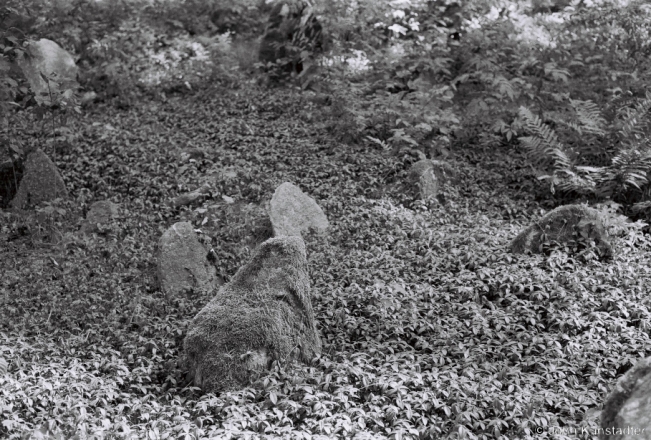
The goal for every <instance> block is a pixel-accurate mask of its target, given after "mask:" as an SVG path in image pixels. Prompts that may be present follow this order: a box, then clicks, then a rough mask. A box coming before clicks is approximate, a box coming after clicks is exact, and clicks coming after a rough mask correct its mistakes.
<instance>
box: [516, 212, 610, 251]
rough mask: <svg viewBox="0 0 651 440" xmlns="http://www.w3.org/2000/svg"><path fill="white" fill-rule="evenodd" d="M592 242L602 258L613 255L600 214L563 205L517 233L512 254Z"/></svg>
mask: <svg viewBox="0 0 651 440" xmlns="http://www.w3.org/2000/svg"><path fill="white" fill-rule="evenodd" d="M589 241H594V243H595V245H596V247H597V249H598V250H599V254H600V256H602V257H606V258H608V257H611V256H612V247H611V245H610V242H609V241H608V235H607V233H606V229H605V228H604V225H603V221H602V220H601V216H600V214H599V211H597V210H596V209H593V208H589V207H587V206H583V205H565V206H559V207H558V208H556V209H554V210H552V211H550V212H548V213H547V214H546V215H544V216H543V217H542V218H541V219H540V220H538V221H537V222H535V223H534V224H532V225H531V226H529V227H527V228H526V229H525V230H524V231H522V232H520V234H518V236H517V237H515V239H514V240H513V241H512V242H511V252H513V253H523V252H527V251H530V252H533V253H542V252H543V244H544V243H546V242H547V243H551V242H556V243H572V242H575V243H587V242H589Z"/></svg>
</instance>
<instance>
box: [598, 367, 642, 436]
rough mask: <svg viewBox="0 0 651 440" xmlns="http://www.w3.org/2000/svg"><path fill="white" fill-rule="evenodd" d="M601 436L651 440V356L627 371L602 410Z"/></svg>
mask: <svg viewBox="0 0 651 440" xmlns="http://www.w3.org/2000/svg"><path fill="white" fill-rule="evenodd" d="M599 433H600V437H599V438H600V439H601V440H606V439H608V440H611V439H617V440H633V439H636V440H651V357H649V358H646V359H643V360H641V361H639V362H638V363H637V364H636V365H635V366H633V368H631V369H630V370H629V371H627V372H626V374H624V375H623V376H622V377H621V378H620V379H619V380H618V381H617V384H616V385H615V388H614V389H613V390H612V391H611V393H610V395H609V396H608V398H607V399H606V403H605V404H604V408H603V410H602V412H601V430H600V431H599Z"/></svg>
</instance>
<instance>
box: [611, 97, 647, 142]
mask: <svg viewBox="0 0 651 440" xmlns="http://www.w3.org/2000/svg"><path fill="white" fill-rule="evenodd" d="M649 111H651V93H650V92H647V93H646V97H645V98H644V99H643V100H642V101H640V102H638V103H637V104H636V105H635V108H633V109H631V108H624V109H622V112H623V113H624V120H623V122H622V127H621V129H620V130H619V134H620V136H621V138H622V140H623V141H624V142H630V141H631V140H633V139H635V138H639V137H641V136H642V135H643V128H644V124H649V122H650V121H649Z"/></svg>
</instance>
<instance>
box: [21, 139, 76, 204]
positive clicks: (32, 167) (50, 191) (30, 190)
mask: <svg viewBox="0 0 651 440" xmlns="http://www.w3.org/2000/svg"><path fill="white" fill-rule="evenodd" d="M66 197H68V191H67V190H66V187H65V184H64V183H63V178H62V177H61V174H60V173H59V170H58V169H57V167H56V165H55V164H54V162H52V161H51V160H50V158H49V157H47V155H46V154H45V153H43V151H41V150H36V151H34V152H33V153H31V154H30V155H29V156H27V160H26V161H25V165H24V171H23V178H22V179H21V180H20V184H19V185H18V191H16V195H15V196H14V198H13V200H12V201H11V206H12V207H14V208H20V209H23V208H26V207H27V206H28V205H37V204H39V203H41V202H47V201H51V200H54V199H56V198H66Z"/></svg>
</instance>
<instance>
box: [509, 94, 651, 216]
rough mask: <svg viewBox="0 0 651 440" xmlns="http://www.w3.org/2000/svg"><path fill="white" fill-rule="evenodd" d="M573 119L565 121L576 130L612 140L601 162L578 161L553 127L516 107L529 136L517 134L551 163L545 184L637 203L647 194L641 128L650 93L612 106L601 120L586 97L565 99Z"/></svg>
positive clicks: (649, 163) (650, 166)
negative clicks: (613, 117)
mask: <svg viewBox="0 0 651 440" xmlns="http://www.w3.org/2000/svg"><path fill="white" fill-rule="evenodd" d="M571 104H572V106H573V107H574V109H575V111H576V115H577V123H573V122H570V123H567V125H568V126H569V127H571V128H573V129H575V130H576V131H577V132H578V133H579V135H595V136H600V137H605V136H606V135H607V133H608V135H609V136H608V137H609V138H610V139H612V140H613V141H614V142H615V143H614V144H613V145H612V147H611V148H610V151H613V155H612V157H611V158H610V164H609V165H606V166H601V167H594V166H589V165H578V163H579V161H580V160H581V159H582V157H581V154H580V151H579V150H578V149H577V148H571V147H568V146H566V145H563V144H562V143H561V142H560V141H559V138H558V135H557V134H556V132H555V130H553V129H552V128H551V127H549V126H548V125H545V124H543V123H542V121H541V120H540V118H539V117H537V116H536V115H533V114H532V113H531V112H530V111H529V110H528V109H526V108H524V107H522V108H521V109H520V118H521V120H522V122H523V126H524V128H525V130H526V131H528V132H529V133H531V134H532V135H531V136H525V137H521V138H520V141H521V142H522V145H523V146H524V147H525V148H526V149H527V150H528V155H529V157H530V158H531V160H532V161H534V162H538V163H540V162H543V161H546V163H547V165H549V164H552V166H551V168H552V170H553V174H552V175H547V176H542V177H541V178H543V179H549V180H550V183H551V190H552V192H554V191H555V190H556V189H558V190H560V191H562V192H575V193H579V194H594V195H597V196H599V197H604V198H607V199H611V200H614V201H617V202H623V203H626V204H629V205H630V204H633V203H643V202H645V201H646V200H645V198H646V197H648V194H649V187H648V183H649V182H648V179H647V173H648V172H649V171H651V150H649V147H648V146H647V143H646V139H647V132H648V131H647V130H646V129H645V128H646V126H647V124H648V122H649V115H648V112H649V109H650V108H651V96H647V98H645V99H644V100H640V102H638V103H637V104H636V105H635V107H633V108H630V107H626V108H622V109H618V110H617V111H616V112H615V114H616V115H618V116H619V117H618V119H616V120H614V121H612V122H611V123H610V124H607V122H606V120H605V119H604V117H603V116H601V112H600V111H599V110H598V109H597V106H596V105H595V104H594V103H592V102H577V101H571Z"/></svg>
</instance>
